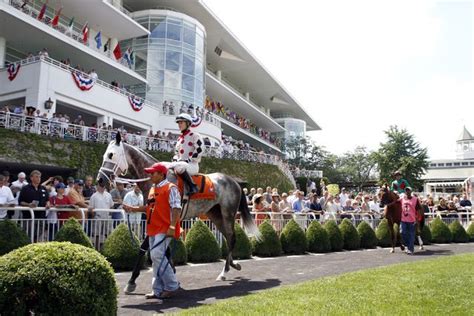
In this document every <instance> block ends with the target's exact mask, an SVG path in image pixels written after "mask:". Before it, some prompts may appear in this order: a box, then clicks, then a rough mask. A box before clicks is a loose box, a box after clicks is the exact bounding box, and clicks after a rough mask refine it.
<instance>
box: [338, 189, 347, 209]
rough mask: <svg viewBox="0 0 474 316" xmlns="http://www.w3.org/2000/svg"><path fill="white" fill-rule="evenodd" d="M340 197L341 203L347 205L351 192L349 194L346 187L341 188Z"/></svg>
mask: <svg viewBox="0 0 474 316" xmlns="http://www.w3.org/2000/svg"><path fill="white" fill-rule="evenodd" d="M339 198H340V199H341V205H346V201H347V200H349V194H347V190H346V188H342V189H341V194H339Z"/></svg>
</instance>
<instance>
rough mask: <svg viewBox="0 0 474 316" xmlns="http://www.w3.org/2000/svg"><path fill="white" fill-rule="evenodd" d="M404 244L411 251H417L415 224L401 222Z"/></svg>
mask: <svg viewBox="0 0 474 316" xmlns="http://www.w3.org/2000/svg"><path fill="white" fill-rule="evenodd" d="M400 228H401V229H402V233H401V234H402V238H403V243H404V244H405V246H406V247H407V248H408V250H409V251H411V252H414V251H415V223H408V222H401V225H400Z"/></svg>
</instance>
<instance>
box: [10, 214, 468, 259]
mask: <svg viewBox="0 0 474 316" xmlns="http://www.w3.org/2000/svg"><path fill="white" fill-rule="evenodd" d="M2 209H4V210H13V211H15V212H16V213H21V211H27V212H28V214H30V216H31V218H25V219H23V218H21V216H19V215H18V214H16V215H15V216H14V218H13V219H12V220H13V221H14V222H16V223H17V224H18V225H19V227H21V228H22V229H23V230H24V231H25V232H26V233H27V235H28V237H29V238H30V240H31V242H45V241H52V240H54V238H55V237H56V234H57V232H58V229H59V228H60V227H62V225H64V221H65V220H58V219H56V218H35V212H36V211H45V210H46V209H45V208H44V207H39V208H34V209H33V208H28V207H2ZM47 211H48V212H76V215H75V217H76V218H77V213H78V212H79V214H80V216H79V218H78V221H79V223H80V224H81V225H82V227H83V229H84V232H85V234H86V235H87V236H88V237H89V238H90V240H91V242H92V244H93V245H94V247H95V248H96V249H98V250H101V249H102V247H103V244H104V242H105V239H106V238H107V236H109V235H110V234H111V232H112V231H113V230H114V229H115V228H116V227H117V226H118V225H119V224H121V223H125V224H127V225H128V224H130V225H129V227H130V229H131V230H132V232H133V233H134V234H135V235H136V236H137V237H138V239H139V241H140V242H141V241H143V239H144V238H145V236H146V219H145V218H144V214H142V213H140V214H142V216H141V217H139V218H130V219H128V218H127V214H126V213H125V212H124V211H123V210H122V209H95V210H94V211H93V212H90V211H89V210H88V209H71V208H66V209H59V208H50V209H49V210H47ZM92 214H93V215H92ZM112 214H118V216H113V215H112ZM252 215H253V217H254V220H255V222H256V224H257V225H260V224H261V223H263V222H264V221H265V220H268V221H269V222H270V224H271V225H272V226H273V227H274V229H275V230H276V231H277V233H278V234H279V233H281V231H282V229H283V227H285V225H286V224H287V223H288V222H289V221H290V220H292V219H294V220H295V221H296V222H297V223H298V225H299V226H300V227H301V228H302V229H303V230H306V229H307V228H308V227H309V225H310V224H311V222H312V221H319V222H320V223H321V224H324V223H325V222H326V221H328V220H336V221H337V222H338V223H340V222H341V221H342V219H343V218H349V219H350V220H351V222H352V223H353V224H354V225H355V226H357V225H358V224H359V223H360V222H362V221H365V222H367V223H368V224H369V225H370V226H371V227H372V228H373V229H376V228H377V226H378V224H379V223H380V218H379V217H378V216H374V214H369V213H358V214H356V213H353V214H350V213H344V214H338V215H336V216H334V215H331V216H329V215H327V214H322V212H303V213H272V212H257V213H252ZM441 219H442V220H443V221H444V222H445V223H447V224H450V223H452V222H453V221H455V220H459V221H460V223H461V224H462V225H463V227H464V228H465V229H467V227H468V226H469V225H470V224H471V223H473V222H474V213H473V212H463V213H459V217H457V218H443V217H442V218H441ZM197 220H198V219H197V218H195V219H188V220H184V221H182V222H181V228H182V237H183V238H184V237H185V236H186V234H187V233H188V231H189V229H191V227H192V226H193V224H194V223H195V222H196V221H197ZM201 220H202V221H203V222H204V223H205V224H206V225H207V226H208V227H209V228H210V230H211V231H212V233H213V234H214V236H215V237H216V239H217V241H218V242H219V244H220V245H222V243H223V242H224V240H225V238H224V237H223V235H222V234H221V233H220V232H219V230H218V229H217V227H216V226H215V225H214V224H213V223H212V222H211V221H210V220H208V219H207V218H206V217H205V216H204V217H203V218H202V219H201ZM432 220H433V218H432V217H430V216H429V215H428V214H426V223H427V224H429V223H430V222H431V221H432ZM236 221H237V222H239V223H240V219H239V218H237V219H236Z"/></svg>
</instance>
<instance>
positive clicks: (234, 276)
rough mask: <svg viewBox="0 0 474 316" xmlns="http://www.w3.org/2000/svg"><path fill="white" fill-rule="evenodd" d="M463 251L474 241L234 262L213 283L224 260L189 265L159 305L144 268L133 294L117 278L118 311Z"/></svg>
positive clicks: (160, 309)
mask: <svg viewBox="0 0 474 316" xmlns="http://www.w3.org/2000/svg"><path fill="white" fill-rule="evenodd" d="M461 253H474V243H469V244H449V245H447V244H446V245H444V244H436V245H428V246H425V250H416V251H415V254H414V255H413V256H409V255H406V254H405V253H403V252H401V251H400V249H399V248H397V249H396V252H395V253H394V254H390V253H389V249H387V248H385V249H382V248H377V249H371V250H357V251H343V252H333V253H327V254H307V255H302V256H285V257H277V258H257V257H255V258H253V259H250V260H241V261H237V262H239V263H240V264H241V266H242V270H241V271H236V270H233V269H231V271H230V272H229V273H228V274H227V275H226V276H227V280H226V281H216V277H217V276H218V275H219V273H220V272H221V270H222V268H223V265H224V262H215V263H209V264H194V265H192V264H190V265H186V266H179V267H177V271H176V273H177V275H178V280H179V282H180V283H181V287H182V288H183V289H184V290H183V291H181V292H180V293H179V294H178V295H177V296H175V297H173V298H171V299H168V300H165V301H163V302H162V303H161V304H160V303H158V302H157V300H147V299H145V297H144V294H146V293H149V292H150V291H151V278H152V272H151V269H147V270H142V273H141V275H140V277H139V278H138V279H137V289H136V291H135V293H133V294H132V295H125V294H124V293H123V288H124V287H125V285H126V283H127V281H128V279H129V278H130V272H124V273H117V274H116V278H117V282H118V284H119V287H120V291H121V293H120V294H119V302H118V303H119V310H118V313H119V315H152V314H155V313H168V312H177V311H179V310H181V309H187V308H191V307H195V306H200V305H202V304H211V303H213V302H216V301H217V300H222V299H227V298H232V297H238V296H244V295H247V294H250V293H255V292H258V291H262V290H266V289H270V288H275V287H278V286H282V285H287V284H292V283H299V282H304V281H308V280H313V279H317V278H321V277H325V276H330V275H337V274H341V273H346V272H351V271H357V270H364V269H369V268H375V267H381V266H386V265H391V264H396V263H402V262H414V261H420V260H426V259H431V258H436V257H443V256H449V255H454V254H461Z"/></svg>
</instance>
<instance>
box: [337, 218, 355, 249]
mask: <svg viewBox="0 0 474 316" xmlns="http://www.w3.org/2000/svg"><path fill="white" fill-rule="evenodd" d="M339 230H340V231H341V234H342V240H344V246H343V248H344V249H346V250H355V249H359V248H360V237H359V233H358V232H357V229H356V228H355V227H354V225H352V222H351V221H350V220H349V219H348V218H344V220H343V221H342V223H341V224H339Z"/></svg>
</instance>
